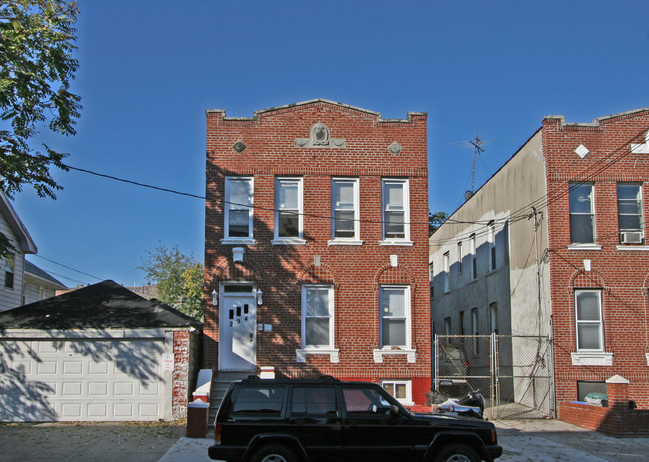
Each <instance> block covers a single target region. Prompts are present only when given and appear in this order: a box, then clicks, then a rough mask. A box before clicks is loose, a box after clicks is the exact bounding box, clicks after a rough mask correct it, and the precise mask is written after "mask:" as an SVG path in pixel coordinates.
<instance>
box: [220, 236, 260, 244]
mask: <svg viewBox="0 0 649 462" xmlns="http://www.w3.org/2000/svg"><path fill="white" fill-rule="evenodd" d="M221 244H224V245H255V244H257V241H256V240H254V239H252V238H249V237H244V238H240V237H239V238H234V237H226V238H224V239H221Z"/></svg>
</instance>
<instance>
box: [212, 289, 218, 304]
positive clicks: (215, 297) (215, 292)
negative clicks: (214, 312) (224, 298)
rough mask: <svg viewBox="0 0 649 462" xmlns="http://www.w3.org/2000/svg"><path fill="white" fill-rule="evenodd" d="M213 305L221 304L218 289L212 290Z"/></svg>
mask: <svg viewBox="0 0 649 462" xmlns="http://www.w3.org/2000/svg"><path fill="white" fill-rule="evenodd" d="M212 305H214V306H219V293H218V292H217V291H216V289H214V290H213V291H212Z"/></svg>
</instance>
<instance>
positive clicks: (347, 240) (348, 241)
mask: <svg viewBox="0 0 649 462" xmlns="http://www.w3.org/2000/svg"><path fill="white" fill-rule="evenodd" d="M336 183H351V184H352V187H353V196H354V199H353V200H354V202H353V206H354V209H353V212H354V237H336V235H335V233H336V206H335V204H334V194H333V191H334V185H335V184H336ZM358 184H359V182H358V178H345V177H333V178H332V179H331V240H330V241H329V242H328V244H329V245H363V241H361V239H360V235H361V234H360V233H361V230H360V205H359V204H360V193H359V186H358Z"/></svg>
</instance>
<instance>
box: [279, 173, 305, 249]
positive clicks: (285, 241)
mask: <svg viewBox="0 0 649 462" xmlns="http://www.w3.org/2000/svg"><path fill="white" fill-rule="evenodd" d="M282 182H296V183H297V184H298V188H297V206H298V212H297V214H298V235H297V236H290V237H280V236H279V235H278V233H279V212H280V209H279V207H280V206H279V185H280V183H282ZM303 198H304V179H303V178H302V177H288V176H286V177H285V176H282V177H277V178H275V230H274V238H273V240H272V241H271V244H273V245H306V240H305V239H304V202H303Z"/></svg>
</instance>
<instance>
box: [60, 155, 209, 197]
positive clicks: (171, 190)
mask: <svg viewBox="0 0 649 462" xmlns="http://www.w3.org/2000/svg"><path fill="white" fill-rule="evenodd" d="M63 165H64V166H65V167H67V168H69V169H70V170H76V171H78V172H84V173H88V174H90V175H95V176H100V177H103V178H109V179H111V180H115V181H121V182H122V183H129V184H132V185H135V186H141V187H143V188H149V189H155V190H157V191H164V192H168V193H172V194H178V195H180V196H189V197H195V198H196V199H203V200H205V196H199V195H197V194H191V193H186V192H182V191H177V190H175V189H169V188H161V187H159V186H153V185H150V184H146V183H139V182H137V181H133V180H127V179H124V178H118V177H116V176H113V175H106V174H105V173H98V172H93V171H92V170H86V169H85V168H78V167H73V166H71V165H66V164H63Z"/></svg>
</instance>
